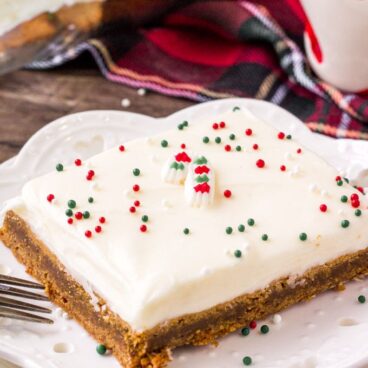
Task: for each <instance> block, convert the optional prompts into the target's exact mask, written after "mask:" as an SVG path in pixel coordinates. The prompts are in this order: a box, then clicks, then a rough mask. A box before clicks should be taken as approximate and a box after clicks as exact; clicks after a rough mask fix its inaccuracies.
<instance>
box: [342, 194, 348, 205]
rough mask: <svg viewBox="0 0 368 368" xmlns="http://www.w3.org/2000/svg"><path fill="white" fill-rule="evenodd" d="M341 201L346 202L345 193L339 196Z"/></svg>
mask: <svg viewBox="0 0 368 368" xmlns="http://www.w3.org/2000/svg"><path fill="white" fill-rule="evenodd" d="M340 200H341V202H343V203H346V202H347V201H348V197H347V196H346V195H343V196H341V198H340Z"/></svg>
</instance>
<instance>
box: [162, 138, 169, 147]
mask: <svg viewBox="0 0 368 368" xmlns="http://www.w3.org/2000/svg"><path fill="white" fill-rule="evenodd" d="M168 145H169V142H168V141H167V140H166V139H163V140H162V141H161V147H163V148H166V147H167V146H168Z"/></svg>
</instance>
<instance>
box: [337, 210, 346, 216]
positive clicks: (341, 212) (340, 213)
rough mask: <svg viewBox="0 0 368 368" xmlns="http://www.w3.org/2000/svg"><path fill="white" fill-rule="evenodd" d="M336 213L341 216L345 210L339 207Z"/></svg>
mask: <svg viewBox="0 0 368 368" xmlns="http://www.w3.org/2000/svg"><path fill="white" fill-rule="evenodd" d="M337 213H338V214H339V215H341V216H344V215H345V212H344V210H342V209H339V210H338V211H337Z"/></svg>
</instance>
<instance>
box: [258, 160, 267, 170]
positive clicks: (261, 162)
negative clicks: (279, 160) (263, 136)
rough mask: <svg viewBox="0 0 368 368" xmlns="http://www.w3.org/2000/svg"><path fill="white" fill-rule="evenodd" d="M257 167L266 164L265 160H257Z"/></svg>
mask: <svg viewBox="0 0 368 368" xmlns="http://www.w3.org/2000/svg"><path fill="white" fill-rule="evenodd" d="M256 165H257V167H259V168H260V169H262V168H263V167H264V166H265V162H264V161H263V160H262V159H259V160H257V162H256Z"/></svg>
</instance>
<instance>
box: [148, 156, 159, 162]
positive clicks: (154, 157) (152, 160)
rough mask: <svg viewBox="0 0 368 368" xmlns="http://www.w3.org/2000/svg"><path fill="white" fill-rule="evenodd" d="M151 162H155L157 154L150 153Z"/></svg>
mask: <svg viewBox="0 0 368 368" xmlns="http://www.w3.org/2000/svg"><path fill="white" fill-rule="evenodd" d="M149 158H150V160H151V162H157V156H156V155H150V157H149Z"/></svg>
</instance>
